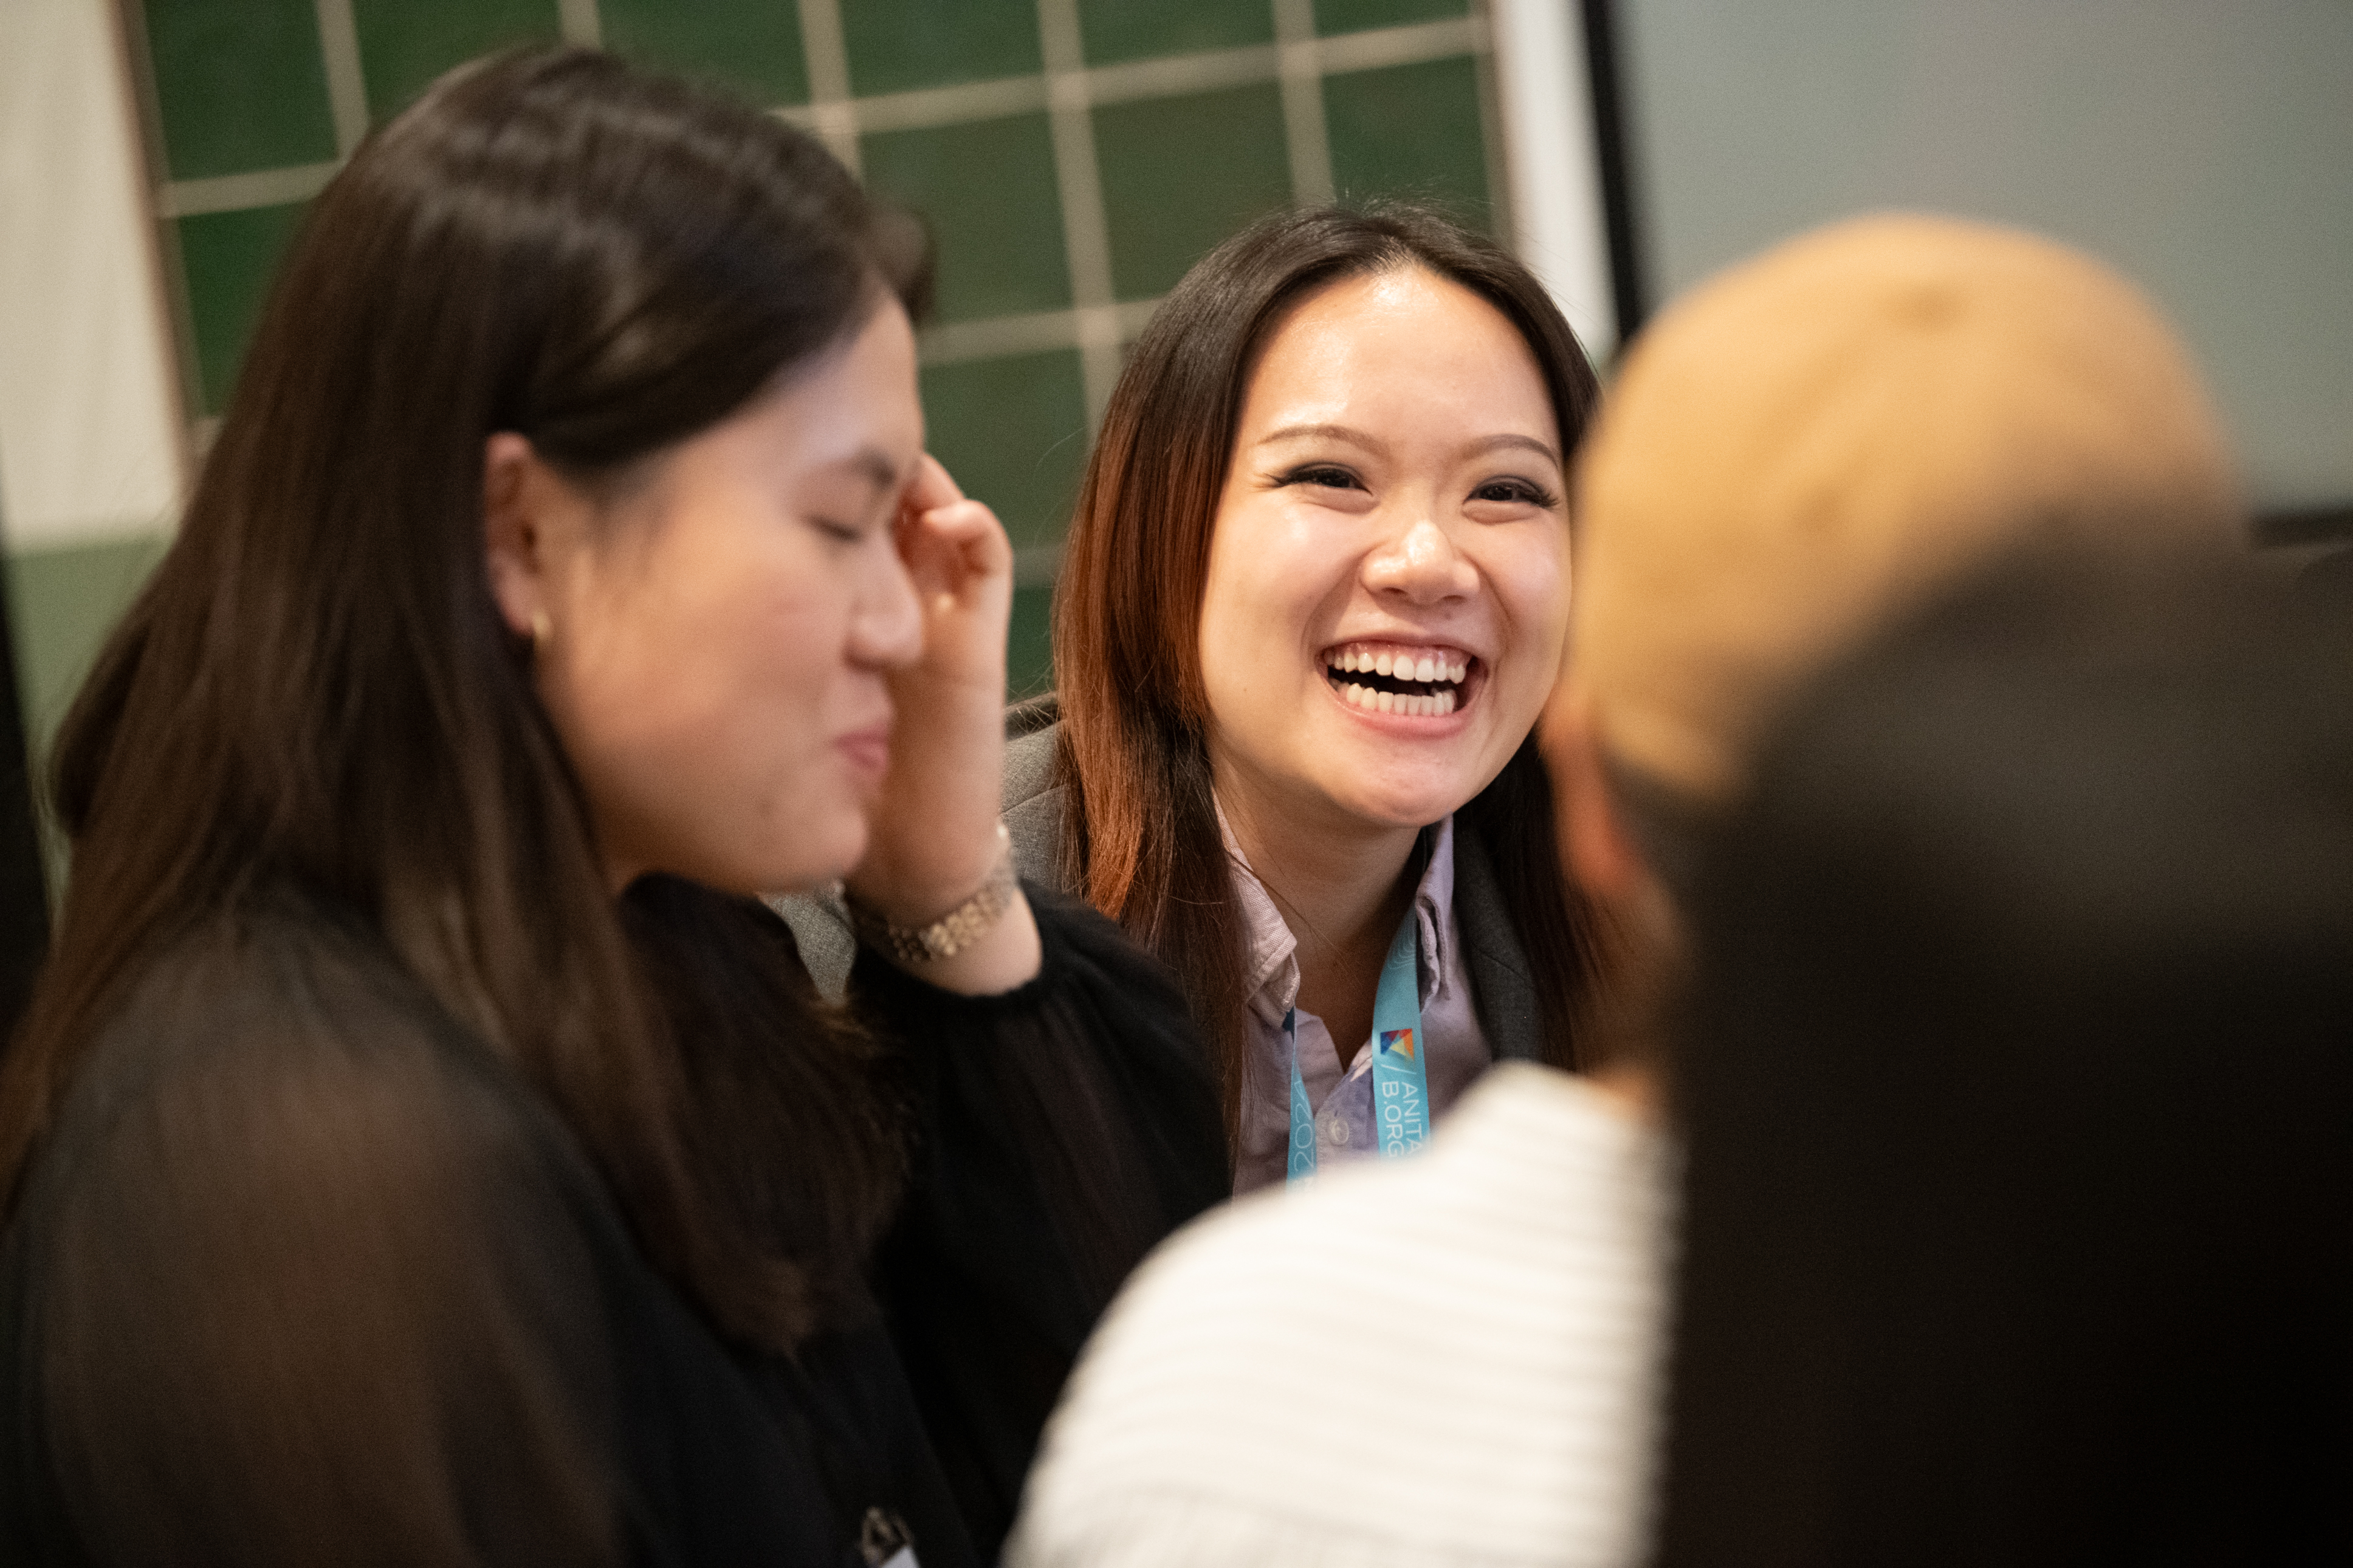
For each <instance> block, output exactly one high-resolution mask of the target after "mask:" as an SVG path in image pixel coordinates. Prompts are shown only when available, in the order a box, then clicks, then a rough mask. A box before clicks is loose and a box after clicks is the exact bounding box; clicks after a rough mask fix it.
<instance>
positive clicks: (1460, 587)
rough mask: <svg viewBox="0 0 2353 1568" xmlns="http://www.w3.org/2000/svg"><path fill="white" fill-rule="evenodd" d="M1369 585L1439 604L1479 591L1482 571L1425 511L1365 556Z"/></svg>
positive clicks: (1383, 591) (1381, 591) (1378, 590)
mask: <svg viewBox="0 0 2353 1568" xmlns="http://www.w3.org/2000/svg"><path fill="white" fill-rule="evenodd" d="M1365 585H1366V587H1368V588H1370V589H1372V590H1373V591H1374V592H1375V593H1377V594H1395V595H1400V596H1402V597H1403V598H1405V599H1406V600H1407V602H1409V603H1410V604H1416V605H1422V604H1435V603H1437V602H1439V601H1440V600H1442V599H1459V598H1467V597H1469V596H1470V595H1472V594H1475V593H1477V592H1478V590H1479V574H1478V571H1477V570H1476V569H1475V568H1474V567H1473V566H1472V564H1471V562H1470V560H1469V559H1468V558H1467V557H1465V556H1464V555H1463V553H1462V552H1461V551H1459V550H1457V549H1456V548H1455V547H1454V541H1453V540H1452V539H1451V537H1449V535H1448V534H1447V531H1446V530H1444V529H1443V528H1440V526H1439V525H1438V521H1437V520H1436V519H1435V518H1433V517H1430V515H1429V514H1428V513H1426V512H1425V513H1423V514H1422V515H1420V516H1419V517H1417V518H1415V519H1414V520H1413V521H1411V522H1409V524H1407V525H1406V526H1405V527H1404V528H1402V529H1400V530H1399V531H1398V532H1396V533H1394V534H1392V535H1391V536H1390V537H1389V538H1388V540H1387V541H1386V542H1383V543H1382V544H1381V545H1380V547H1379V548H1377V549H1376V550H1375V551H1374V552H1372V553H1371V554H1370V555H1368V556H1366V558H1365Z"/></svg>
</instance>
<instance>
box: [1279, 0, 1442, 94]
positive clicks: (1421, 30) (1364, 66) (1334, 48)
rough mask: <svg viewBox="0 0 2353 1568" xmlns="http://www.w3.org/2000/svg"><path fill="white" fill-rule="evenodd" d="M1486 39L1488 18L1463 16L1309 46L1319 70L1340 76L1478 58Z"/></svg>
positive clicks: (1318, 41)
mask: <svg viewBox="0 0 2353 1568" xmlns="http://www.w3.org/2000/svg"><path fill="white" fill-rule="evenodd" d="M1286 3H1287V0H1286ZM1487 37H1488V32H1487V21H1486V18H1485V17H1483V16H1462V17H1458V18H1456V19H1454V20H1451V21H1446V22H1417V23H1415V24H1413V25H1412V26H1406V27H1378V28H1376V29H1374V30H1373V31H1371V32H1368V33H1341V34H1338V35H1336V36H1335V37H1329V38H1318V39H1316V40H1314V44H1313V45H1311V46H1306V47H1312V48H1313V49H1314V54H1315V68H1316V69H1318V70H1320V71H1321V72H1323V74H1324V75H1325V76H1340V75H1344V74H1345V73H1346V72H1348V71H1366V70H1378V69H1380V68H1382V67H1384V66H1418V65H1420V64H1422V63H1424V62H1425V61H1429V60H1442V59H1451V58H1453V57H1454V56H1456V55H1475V54H1477V53H1479V52H1480V51H1481V50H1482V49H1484V48H1486V47H1487Z"/></svg>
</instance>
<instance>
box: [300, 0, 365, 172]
mask: <svg viewBox="0 0 2353 1568" xmlns="http://www.w3.org/2000/svg"><path fill="white" fill-rule="evenodd" d="M313 11H314V14H315V15H316V16H318V19H319V53H320V54H321V55H322V57H323V58H324V59H325V60H326V65H327V112H328V113H329V114H331V115H332V116H333V117H334V121H335V156H336V157H338V158H348V157H350V156H351V155H352V149H353V148H354V147H356V146H358V145H359V144H360V138H362V137H364V136H365V135H366V134H367V129H368V106H367V78H366V77H364V76H363V75H362V74H361V72H360V31H359V26H358V25H357V24H356V23H354V22H353V20H352V0H314V5H313Z"/></svg>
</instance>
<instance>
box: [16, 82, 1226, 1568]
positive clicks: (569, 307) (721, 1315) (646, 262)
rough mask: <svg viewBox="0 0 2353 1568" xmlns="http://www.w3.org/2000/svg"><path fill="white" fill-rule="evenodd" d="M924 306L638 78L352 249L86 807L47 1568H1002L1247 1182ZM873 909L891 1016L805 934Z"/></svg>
mask: <svg viewBox="0 0 2353 1568" xmlns="http://www.w3.org/2000/svg"><path fill="white" fill-rule="evenodd" d="M905 241H906V235H905V233H904V232H903V227H902V226H893V225H892V224H891V223H890V222H889V221H888V220H886V219H885V218H884V217H882V216H881V215H879V214H878V213H877V212H876V211H874V210H873V209H872V208H871V207H870V205H868V203H867V201H866V199H865V198H864V196H863V195H861V194H860V191H859V189H858V186H857V184H856V183H855V182H854V181H853V180H852V179H851V178H850V177H849V174H847V173H846V172H845V171H843V170H842V168H841V167H840V166H839V164H837V163H834V162H833V161H832V160H831V159H830V158H829V157H828V155H827V154H826V153H825V152H824V151H823V150H822V149H821V148H819V147H818V145H817V143H816V142H813V141H811V140H810V139H809V138H807V136H805V135H803V134H801V133H800V132H797V131H794V130H792V129H791V128H789V127H787V126H786V125H784V124H782V123H781V122H779V121H776V120H775V119H773V118H771V117H768V116H766V115H762V114H757V113H754V112H753V111H751V110H747V109H740V108H735V107H732V106H729V105H726V104H723V103H717V102H713V101H711V100H707V99H704V98H702V97H699V96H698V95H696V94H694V93H692V92H691V91H689V90H687V89H683V88H681V87H677V86H674V85H672V84H669V83H666V82H663V81H661V80H659V79H650V78H648V77H645V76H642V75H639V74H638V73H637V72H635V71H632V70H630V69H629V68H626V67H624V66H622V65H621V64H619V63H618V62H617V61H615V60H613V59H611V58H608V57H605V56H602V55H597V54H594V53H589V52H585V51H557V52H553V53H527V54H522V55H518V56H513V57H510V58H504V59H501V60H496V61H492V62H491V63H489V64H487V65H483V66H480V67H476V68H467V69H462V70H460V71H459V72H456V73H453V74H452V75H451V76H449V77H448V78H445V79H443V80H442V81H441V82H440V83H439V84H438V85H437V86H436V87H434V88H433V89H430V90H429V91H428V92H427V94H426V96H425V97H424V99H423V100H421V101H419V102H418V103H417V105H416V106H415V107H414V108H412V109H410V110H406V112H404V113H403V114H401V115H400V116H399V117H398V118H396V119H395V120H393V121H391V122H390V123H389V124H387V125H385V127H384V128H383V129H381V130H379V131H378V132H375V133H374V134H373V135H372V136H370V137H369V139H368V140H367V141H366V142H364V143H363V144H362V145H361V147H360V149H359V150H358V151H357V153H354V155H353V158H352V160H351V161H350V163H348V164H346V165H345V166H344V168H343V170H342V172H341V173H339V174H337V175H336V176H335V178H334V179H333V180H332V182H330V183H329V184H328V186H327V188H326V189H325V191H324V192H322V194H321V195H320V197H319V198H318V201H317V203H316V204H315V205H314V206H313V207H312V209H311V214H310V216H309V217H308V218H307V220H306V223H305V226H304V229H303V232H302V234H301V237H300V238H299V239H298V240H297V241H296V243H295V245H294V247H293V249H292V252H291V254H290V258H289V259H288V262H287V264H286V268H285V270H284V273H283V275H282V277H281V278H280V281H279V283H278V285H277V286H276V289H275V290H274V292H273V295H272V298H271V300H270V302H269V306H268V307H267V309H266V310H265V311H264V312H263V315H262V318H261V321H260V323H259V327H258V328H257V330H256V332H255V336H254V339H253V343H252V347H251V350H250V353H249V354H248V359H247V361H246V364H245V368H244V370H243V372H242V374H241V376H240V379H239V381H238V384H237V390H236V393H235V395H234V396H233V398H232V400H231V403H230V406H229V408H228V410H227V416H226V418H225V419H224V421H223V423H222V426H221V430H220V435H219V437H218V440H217V441H216V444H215V446H214V447H213V449H212V452H211V454H210V456H209V458H207V460H206V465H205V470H204V474H203V477H202V480H201V482H200V483H199V484H198V486H197V488H196V491H195V495H194V497H193V498H192V499H191V500H190V502H189V504H188V508H187V513H186V518H185V523H184V525H183V527H182V529H181V531H180V535H179V538H178V540H177V541H176V542H175V543H174V546H173V548H172V550H171V552H170V553H169V554H168V555H167V556H166V557H165V558H164V562H163V563H162V564H161V565H160V566H159V568H158V569H157V572H156V574H155V577H154V580H153V583H152V584H150V586H149V587H148V589H147V590H146V592H145V593H144V595H142V597H141V599H140V600H139V602H138V604H137V605H135V606H134V607H133V608H132V611H131V613H130V615H129V616H128V618H127V619H126V621H125V623H124V625H123V626H122V627H121V629H120V630H119V631H118V632H117V633H116V634H115V636H114V637H113V639H112V641H111V643H110V645H109V646H108V647H107V649H106V651H105V652H104V654H103V655H102V656H101V658H100V661H99V664H98V668H97V671H96V673H95V674H94V675H93V676H92V677H91V679H90V684H89V685H88V686H87V687H86V688H85V689H84V690H83V692H82V695H81V697H80V699H79V701H78V702H77V704H76V706H75V708H74V710H73V713H72V715H71V717H70V718H69V721H67V725H66V728H65V731H64V733H63V735H62V737H61V739H60V741H59V743H58V751H59V756H60V765H59V788H58V795H59V802H58V804H59V815H60V816H61V818H62V819H63V821H64V823H65V825H66V826H67V828H68V830H69V832H70V834H71V835H72V838H73V845H74V865H73V880H72V883H71V886H70V888H69V890H68V893H67V897H66V902H65V907H64V911H63V915H62V918H61V921H60V924H59V928H58V942H57V946H56V950H55V952H54V953H53V954H52V957H51V961H50V964H49V967H48V969H47V973H46V974H45V975H44V977H43V979H42V981H41V984H40V988H39V991H38V993H37V996H36V998H35V1001H34V1005H33V1009H32V1012H31V1014H30V1016H29V1017H28V1019H27V1022H26V1026H25V1027H24V1028H23V1029H22V1031H21V1032H20V1033H19V1034H18V1036H17V1037H16V1039H15V1040H14V1041H13V1042H12V1043H11V1045H10V1047H9V1051H8V1054H7V1056H6V1058H5V1062H0V1190H4V1191H5V1194H6V1203H7V1210H8V1228H7V1233H6V1237H5V1250H0V1420H5V1423H6V1431H7V1436H6V1437H5V1439H0V1560H5V1561H6V1562H8V1563H12V1564H26V1565H31V1564H46V1563H75V1564H119V1563H125V1564H127V1563H240V1564H270V1563H623V1562H628V1563H677V1564H687V1563H752V1562H760V1563H810V1564H828V1565H838V1568H858V1565H860V1564H864V1565H866V1568H877V1565H880V1564H884V1563H889V1564H892V1565H894V1568H909V1565H912V1564H913V1563H915V1562H916V1561H918V1560H920V1561H921V1562H922V1563H923V1565H924V1568H954V1565H955V1564H976V1563H981V1562H985V1561H994V1559H995V1557H996V1555H997V1551H996V1548H997V1539H998V1538H999V1537H1000V1536H1001V1535H1002V1533H1003V1531H1004V1528H1005V1523H1006V1521H1007V1520H1008V1518H1009V1516H1010V1512H1011V1510H1012V1506H1013V1503H1014V1500H1015V1498H1016V1495H1017V1493H1018V1487H1019V1485H1020V1481H1021V1477H1022V1472H1023V1470H1024V1468H1026V1466H1027V1463H1028V1458H1029V1450H1030V1447H1031V1446H1032V1445H1033V1444H1034V1442H1035V1439H1036V1435H1037V1430H1038V1426H1039V1422H1040V1421H1041V1420H1042V1419H1043V1417H1044V1415H1045V1413H1046V1411H1047V1409H1048V1408H1049V1407H1050V1405H1051V1403H1052V1400H1053V1398H1054V1395H1055V1394H1056V1392H1057V1391H1058V1389H1059V1387H1060V1381H1061V1377H1062V1374H1063V1373H1064V1372H1065V1371H1066V1370H1067V1368H1068V1366H1069V1364H1070V1361H1071V1356H1072V1355H1073V1354H1074V1353H1075V1352H1076V1350H1077V1347H1078V1344H1079V1342H1080V1341H1081V1340H1082V1338H1083V1337H1084V1335H1085V1333H1086V1331H1087V1329H1088V1327H1089V1326H1090V1324H1091V1323H1092V1320H1093V1317H1094V1314H1095V1313H1096V1312H1097V1311H1098V1310H1100V1308H1101V1306H1102V1304H1103V1301H1104V1300H1106V1299H1107V1298H1108V1295H1109V1293H1110V1291H1111V1290H1112V1289H1114V1288H1115V1287H1116V1285H1117V1283H1118V1280H1119V1278H1120V1276H1121V1274H1122V1272H1124V1269H1125V1268H1126V1267H1127V1266H1128V1265H1129V1264H1130V1263H1132V1262H1133V1261H1134V1258H1137V1257H1138V1256H1140V1255H1141V1253H1142V1251H1143V1250H1144V1249H1145V1247H1148V1246H1149V1245H1150V1244H1151V1243H1152V1242H1153V1241H1154V1240H1155V1239H1156V1238H1157V1237H1159V1236H1160V1235H1161V1234H1163V1233H1164V1232H1166V1230H1167V1229H1168V1228H1169V1227H1170V1226H1172V1225H1174V1224H1176V1223H1177V1222H1178V1221H1180V1220H1181V1219H1183V1218H1185V1217H1186V1216H1187V1215H1189V1214H1191V1213H1192V1212H1194V1211H1196V1210H1198V1208H1200V1207H1202V1206H1203V1205H1206V1204H1208V1203H1209V1202H1212V1201H1214V1200H1215V1199H1216V1197H1217V1196H1218V1195H1219V1194H1220V1193H1221V1191H1222V1189H1223V1186H1224V1183H1225V1172H1224V1167H1223V1161H1222V1149H1221V1146H1220V1140H1219V1132H1218V1126H1217V1120H1216V1111H1215V1106H1214V1102H1213V1100H1212V1099H1211V1097H1210V1094H1209V1091H1208V1085H1207V1083H1206V1082H1205V1081H1204V1080H1203V1079H1202V1078H1201V1076H1200V1073H1199V1068H1198V1049H1197V1047H1195V1046H1194V1045H1193V1043H1192V1041H1191V1039H1190V1037H1187V1035H1186V1034H1185V1033H1184V1032H1183V1029H1182V1016H1183V1006H1182V1003H1181V1001H1180V1000H1179V999H1178V998H1177V997H1176V995H1175V994H1174V992H1173V991H1172V990H1170V989H1168V988H1166V987H1165V986H1164V984H1162V983H1161V982H1160V981H1159V980H1158V979H1157V978H1155V973H1154V972H1153V971H1152V969H1151V966H1150V965H1149V964H1148V963H1145V961H1143V960H1142V959H1141V958H1140V957H1138V956H1136V955H1134V953H1133V951H1132V949H1130V948H1129V947H1128V945H1127V944H1126V943H1125V942H1124V940H1123V939H1122V938H1121V937H1120V936H1119V934H1118V932H1116V931H1113V930H1112V929H1110V927H1109V926H1108V924H1107V922H1104V921H1103V920H1101V918H1100V917H1098V916H1095V915H1093V914H1092V913H1090V912H1088V911H1084V910H1079V909H1077V908H1075V907H1074V906H1071V905H1069V904H1066V903H1058V902H1057V901H1056V900H1050V899H1044V898H1039V899H1038V900H1035V901H1034V903H1033V900H1031V899H1029V897H1028V896H1026V895H1025V894H1024V892H1023V891H1022V890H1021V889H1019V888H1018V886H1017V885H1015V883H1014V881H1013V879H1012V878H1011V876H1010V875H1009V874H1008V872H1007V870H1006V868H1005V860H1004V851H1003V848H1002V834H1001V831H1000V830H999V828H998V826H997V800H996V798H995V796H996V790H995V787H994V785H995V780H996V778H997V772H998V769H999V765H1000V758H1001V752H1002V746H1003V741H1002V731H1001V728H1000V724H999V718H998V702H999V700H1000V694H1001V692H1002V690H1003V682H1004V639H1005V626H1006V616H1007V611H1008V605H1009V602H1010V598H1011V593H1012V552H1011V548H1010V546H1009V545H1008V542H1007V541H1006V539H1005V536H1004V533H1003V531H1002V530H1000V529H999V528H998V527H997V523H996V521H995V519H994V518H992V517H991V516H990V515H989V513H988V512H987V509H986V508H983V507H981V506H979V505H978V504H977V503H975V502H970V501H965V500H963V499H962V498H961V497H959V496H958V495H957V494H956V492H955V487H954V485H953V484H952V483H950V482H949V480H948V479H947V476H946V475H945V474H944V472H943V471H942V470H941V469H940V468H939V466H938V465H937V464H936V463H934V462H932V461H931V460H930V459H929V458H925V457H924V456H923V417H922V412H921V408H920V405H919V404H918V402H917V398H916V380H915V342H914V336H913V331H912V330H911V327H910V322H909V310H910V309H911V308H912V307H913V304H914V303H917V302H919V296H920V292H921V289H920V287H919V286H918V285H919V282H920V278H919V274H920V270H921V269H920V268H919V267H913V266H911V265H910V263H911V262H914V261H917V260H919V259H920V258H918V257H915V256H913V255H912V254H911V250H913V248H915V247H910V246H909V245H907V244H906V243H905ZM894 717H895V720H896V723H895V725H894ZM844 876H847V877H848V879H849V887H850V890H851V893H852V895H853V897H855V898H856V899H857V900H859V901H860V904H861V905H862V908H863V911H864V914H865V916H866V919H867V922H868V929H869V930H870V931H872V932H874V933H875V937H874V943H873V947H872V948H871V950H870V951H869V952H866V953H865V954H864V955H863V956H862V957H861V959H860V963H859V966H858V968H857V971H856V973H854V974H853V976H852V977H851V982H850V987H849V989H850V995H851V1009H850V1010H847V1011H845V1010H841V1009H838V1008H835V1007H832V1006H830V1005H826V1004H823V1003H821V1002H820V1001H819V1000H818V996H817V994H816V993H815V992H814V991H813V990H812V989H811V987H810V984H809V981H808V976H807V973H806V972H805V971H804V969H803V967H802V965H801V962H800V960H799V958H798V956H797V953H796V952H795V951H794V947H793V943H792V941H791V938H790V936H789V934H788V933H787V932H786V930H785V928H784V927H783V926H782V925H781V924H779V923H778V922H777V921H776V918H775V917H774V916H773V915H772V914H770V913H769V912H768V911H767V910H765V908H764V907H763V906H762V905H761V903H760V902H759V901H758V900H757V898H756V897H755V896H754V895H756V894H758V893H761V892H764V891H771V890H776V889H791V888H811V887H816V886H821V885H824V884H826V883H828V882H829V881H830V880H831V879H836V878H840V877H844Z"/></svg>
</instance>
